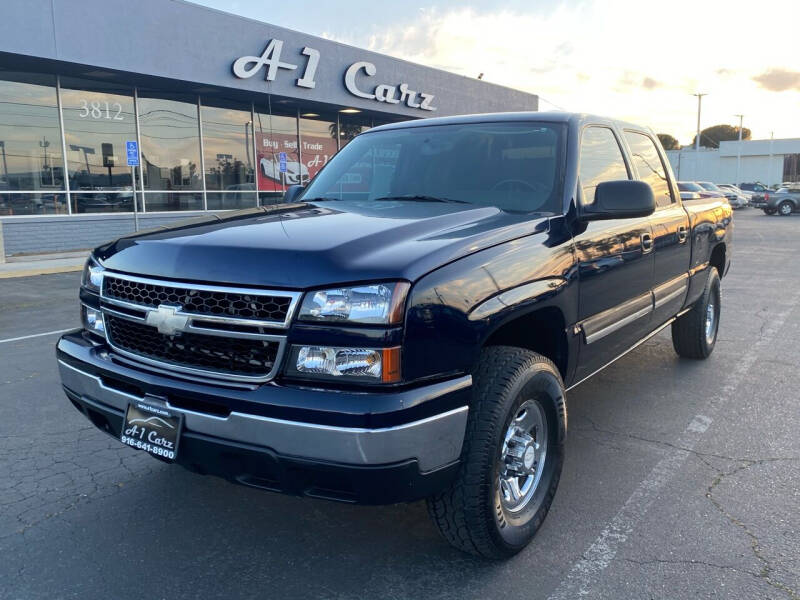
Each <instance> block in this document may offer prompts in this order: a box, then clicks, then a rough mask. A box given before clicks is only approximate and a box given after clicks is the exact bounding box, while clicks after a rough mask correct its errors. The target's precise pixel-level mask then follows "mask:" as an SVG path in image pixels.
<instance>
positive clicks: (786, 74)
mask: <svg viewBox="0 0 800 600" xmlns="http://www.w3.org/2000/svg"><path fill="white" fill-rule="evenodd" d="M753 81H755V82H756V83H757V84H759V85H760V86H761V87H763V88H764V89H766V90H769V91H771V92H785V91H786V90H795V91H798V92H800V71H789V70H787V69H769V70H767V71H764V72H763V73H761V74H760V75H756V76H755V77H753Z"/></svg>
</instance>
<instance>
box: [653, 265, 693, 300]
mask: <svg viewBox="0 0 800 600" xmlns="http://www.w3.org/2000/svg"><path fill="white" fill-rule="evenodd" d="M688 287H689V275H688V274H687V273H681V274H680V275H678V276H677V277H674V278H673V279H671V280H669V281H667V282H666V283H662V284H661V285H659V286H657V287H656V288H654V289H653V296H654V297H655V308H659V307H661V306H663V305H664V304H666V303H667V302H669V301H670V300H674V299H675V298H678V297H679V296H681V295H685V294H686V290H687V289H688Z"/></svg>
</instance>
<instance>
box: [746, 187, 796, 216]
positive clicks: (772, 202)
mask: <svg viewBox="0 0 800 600" xmlns="http://www.w3.org/2000/svg"><path fill="white" fill-rule="evenodd" d="M751 205H752V206H754V207H755V208H760V209H761V210H763V211H764V213H766V214H768V215H774V214H775V213H777V214H779V215H781V216H782V217H788V216H789V215H791V214H792V213H793V212H798V211H800V186H797V187H788V188H780V189H778V190H777V191H775V192H767V193H765V194H764V195H763V196H754V197H753V200H752V201H751Z"/></svg>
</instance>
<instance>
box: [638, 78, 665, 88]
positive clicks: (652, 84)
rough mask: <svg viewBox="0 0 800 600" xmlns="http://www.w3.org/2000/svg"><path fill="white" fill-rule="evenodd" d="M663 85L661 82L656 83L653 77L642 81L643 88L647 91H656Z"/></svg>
mask: <svg viewBox="0 0 800 600" xmlns="http://www.w3.org/2000/svg"><path fill="white" fill-rule="evenodd" d="M661 85H662V84H661V82H660V81H656V80H655V79H653V78H652V77H645V78H644V79H642V87H644V89H646V90H654V89H656V88H659V87H661Z"/></svg>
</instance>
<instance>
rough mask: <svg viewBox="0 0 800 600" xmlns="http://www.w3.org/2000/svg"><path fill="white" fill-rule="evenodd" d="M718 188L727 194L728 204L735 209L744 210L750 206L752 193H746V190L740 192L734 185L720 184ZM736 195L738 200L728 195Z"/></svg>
mask: <svg viewBox="0 0 800 600" xmlns="http://www.w3.org/2000/svg"><path fill="white" fill-rule="evenodd" d="M717 187H718V188H719V189H721V190H722V191H723V192H725V196H726V197H727V198H728V202H730V205H731V206H732V207H733V208H744V207H746V206H749V204H750V198H751V197H752V195H753V194H752V193H751V192H745V191H744V190H740V189H739V188H738V187H736V186H735V185H733V184H732V183H718V184H717ZM729 192H730V193H733V194H736V199H735V200H733V199H732V198H731V196H729V195H728V193H729Z"/></svg>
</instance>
